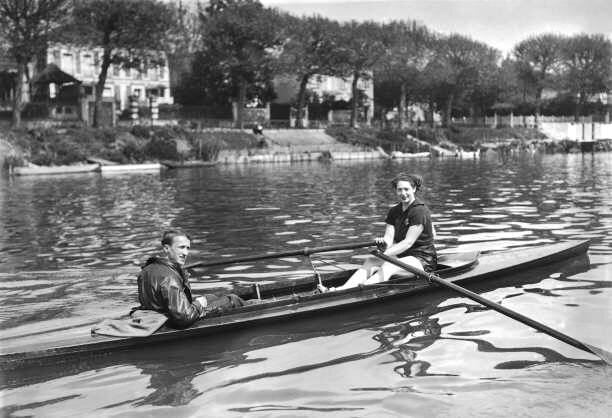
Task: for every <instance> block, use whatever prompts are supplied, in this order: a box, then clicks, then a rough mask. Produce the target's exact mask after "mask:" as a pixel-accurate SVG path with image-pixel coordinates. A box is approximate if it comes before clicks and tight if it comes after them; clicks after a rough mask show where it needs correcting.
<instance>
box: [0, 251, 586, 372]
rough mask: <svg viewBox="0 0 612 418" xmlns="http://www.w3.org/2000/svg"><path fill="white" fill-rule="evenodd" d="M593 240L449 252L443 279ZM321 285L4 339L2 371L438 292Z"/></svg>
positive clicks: (272, 287)
mask: <svg viewBox="0 0 612 418" xmlns="http://www.w3.org/2000/svg"><path fill="white" fill-rule="evenodd" d="M588 246H589V242H588V241H568V242H563V243H557V244H550V245H545V246H538V247H533V248H525V249H520V250H511V251H504V252H498V253H492V254H487V255H482V256H480V257H478V254H477V253H476V252H468V253H454V254H444V255H442V256H441V257H440V264H441V265H442V266H441V269H439V270H438V271H437V275H438V276H440V277H442V278H444V279H446V280H447V281H450V282H453V283H457V284H462V283H468V282H475V281H480V280H492V279H495V278H497V277H502V276H503V275H508V274H512V273H516V272H520V271H523V270H527V269H529V268H534V267H539V266H542V265H546V264H550V263H554V262H557V261H562V260H566V259H568V258H570V257H573V256H578V255H581V254H584V253H585V252H586V251H587V250H588ZM351 273H352V272H351V271H345V272H339V273H334V274H327V275H322V277H321V280H322V282H323V283H324V284H325V285H326V286H338V285H339V284H341V283H343V282H344V281H345V280H346V279H347V278H348V277H349V276H350V274H351ZM317 284H318V279H317V278H316V277H315V276H311V277H305V278H302V279H296V280H292V281H290V282H282V281H278V282H266V283H262V284H260V285H255V284H253V283H248V282H239V283H236V285H235V286H234V288H233V289H232V292H234V293H236V294H238V295H240V296H241V297H243V298H245V299H254V298H257V297H258V296H260V297H261V299H262V303H260V304H256V305H249V306H244V307H242V308H238V309H235V310H233V311H230V312H228V313H225V314H220V315H216V316H209V317H206V318H204V319H202V320H200V321H198V323H197V324H195V325H194V326H192V327H190V328H187V329H184V330H176V329H170V328H167V327H163V328H162V329H160V330H159V331H158V332H156V333H154V334H153V335H151V336H148V337H131V338H121V337H106V336H97V335H96V336H93V335H91V334H90V333H89V329H88V328H87V329H83V328H79V329H75V330H74V332H71V333H70V335H69V336H65V337H63V338H62V339H58V340H51V339H46V338H41V339H40V340H39V342H37V343H35V344H32V343H31V341H29V342H28V344H23V343H20V341H19V340H18V339H16V338H14V339H3V340H0V345H1V349H0V350H1V351H0V353H1V354H0V367H2V368H7V369H8V368H13V367H18V366H20V365H23V364H24V363H29V362H44V361H54V362H57V361H63V360H67V359H70V358H72V357H81V356H86V355H96V354H101V353H108V352H112V351H118V350H123V349H128V348H131V347H138V346H143V345H151V344H156V343H161V342H165V341H172V340H182V339H187V338H194V337H198V336H202V335H210V334H214V333H219V332H222V331H226V330H231V329H237V328H240V327H247V326H253V325H255V324H258V323H270V322H274V321H280V320H286V319H290V318H295V317H300V316H307V315H309V314H315V313H319V312H325V311H330V310H338V309H344V308H349V307H354V306H359V305H363V304H367V303H376V302H378V301H380V300H384V299H389V298H399V297H407V296H412V295H417V294H420V293H423V292H427V291H431V290H433V289H435V288H437V287H436V286H435V285H432V284H430V283H428V282H427V281H423V280H415V279H408V280H407V279H396V280H391V281H389V282H386V283H382V284H378V285H368V286H362V287H359V288H354V289H348V290H344V291H338V292H330V293H324V294H317V293H314V292H313V290H314V289H315V288H316V285H317Z"/></svg>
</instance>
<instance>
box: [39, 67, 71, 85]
mask: <svg viewBox="0 0 612 418" xmlns="http://www.w3.org/2000/svg"><path fill="white" fill-rule="evenodd" d="M33 81H34V83H37V84H50V83H55V84H68V83H78V84H80V83H81V81H80V80H77V79H76V78H74V77H73V76H71V75H70V74H68V73H66V72H64V71H62V70H61V69H60V68H59V67H58V66H57V65H55V64H53V63H52V64H48V65H47V66H46V67H45V69H44V70H42V71H41V72H40V73H38V74H37V75H36V76H35V77H34V80H33Z"/></svg>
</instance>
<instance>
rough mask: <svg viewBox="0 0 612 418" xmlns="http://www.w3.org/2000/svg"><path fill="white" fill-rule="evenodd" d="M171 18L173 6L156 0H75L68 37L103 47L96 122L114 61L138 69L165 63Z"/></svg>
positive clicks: (77, 41) (95, 111)
mask: <svg viewBox="0 0 612 418" xmlns="http://www.w3.org/2000/svg"><path fill="white" fill-rule="evenodd" d="M172 22H173V15H172V9H170V8H169V7H168V6H167V5H166V4H164V3H161V2H159V1H157V0H79V1H75V6H74V13H73V26H72V30H71V32H70V38H69V41H70V42H71V43H73V44H77V45H82V46H86V47H89V48H100V49H101V50H102V58H101V60H100V63H99V65H100V67H99V68H100V72H99V73H98V82H97V83H96V86H95V109H94V120H93V125H94V126H98V124H99V118H100V112H101V109H102V95H103V92H104V86H105V84H106V78H107V75H108V69H109V67H110V66H111V64H112V65H117V66H121V67H123V68H125V69H129V68H136V69H139V70H145V69H146V68H147V67H148V66H151V67H156V66H159V65H163V64H164V63H165V61H166V58H165V53H164V50H165V48H166V41H167V34H168V30H169V29H170V27H171V24H172Z"/></svg>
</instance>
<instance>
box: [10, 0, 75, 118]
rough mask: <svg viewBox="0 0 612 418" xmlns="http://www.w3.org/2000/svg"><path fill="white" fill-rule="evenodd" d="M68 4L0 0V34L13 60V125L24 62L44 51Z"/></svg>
mask: <svg viewBox="0 0 612 418" xmlns="http://www.w3.org/2000/svg"><path fill="white" fill-rule="evenodd" d="M68 7H69V1H68V0H28V1H24V0H0V36H1V37H4V38H5V40H6V42H7V44H8V50H9V53H10V55H11V56H12V57H13V59H14V60H15V63H16V64H17V83H16V86H15V87H16V88H15V96H14V99H13V114H12V125H13V126H14V127H18V126H19V125H20V124H21V111H22V110H23V107H24V105H25V103H24V102H23V95H24V88H25V83H26V80H27V79H28V78H29V72H28V65H29V64H30V63H32V62H33V60H34V59H35V58H36V57H38V56H41V55H43V54H44V53H46V50H47V44H48V40H49V37H51V36H53V34H54V31H56V30H57V29H58V28H59V27H60V25H62V24H63V23H64V22H65V17H66V16H67V14H68Z"/></svg>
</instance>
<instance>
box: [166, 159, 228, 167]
mask: <svg viewBox="0 0 612 418" xmlns="http://www.w3.org/2000/svg"><path fill="white" fill-rule="evenodd" d="M160 163H162V164H163V165H164V166H166V167H168V168H195V167H210V166H213V165H216V164H217V161H204V160H190V161H174V160H161V161H160Z"/></svg>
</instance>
